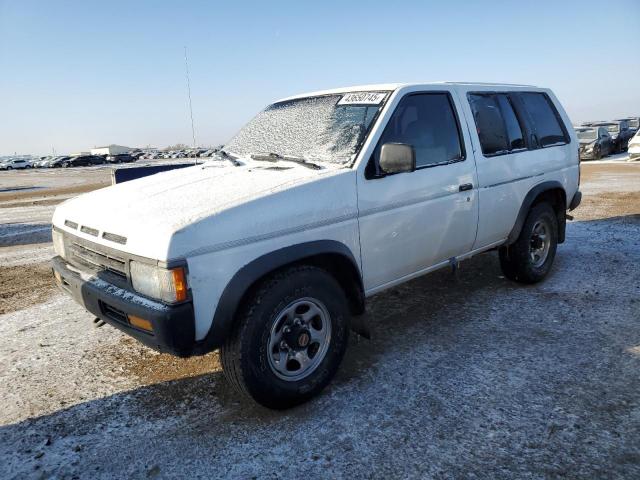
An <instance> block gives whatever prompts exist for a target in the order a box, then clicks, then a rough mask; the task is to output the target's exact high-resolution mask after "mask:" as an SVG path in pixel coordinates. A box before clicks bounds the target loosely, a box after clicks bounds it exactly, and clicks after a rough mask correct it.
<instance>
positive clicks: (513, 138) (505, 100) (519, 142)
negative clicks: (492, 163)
mask: <svg viewBox="0 0 640 480" xmlns="http://www.w3.org/2000/svg"><path fill="white" fill-rule="evenodd" d="M497 97H498V104H499V105H500V112H501V113H502V118H503V119H504V124H505V126H506V129H507V135H508V137H509V150H519V149H522V148H525V147H526V146H525V144H524V135H523V134H522V128H521V127H520V122H519V121H518V117H516V113H515V112H514V110H513V106H512V105H511V101H510V100H509V97H508V96H507V95H506V94H499V95H497Z"/></svg>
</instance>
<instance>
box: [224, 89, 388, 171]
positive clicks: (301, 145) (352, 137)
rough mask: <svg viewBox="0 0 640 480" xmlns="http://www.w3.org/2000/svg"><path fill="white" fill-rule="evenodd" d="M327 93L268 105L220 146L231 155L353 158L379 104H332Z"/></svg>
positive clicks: (335, 160)
mask: <svg viewBox="0 0 640 480" xmlns="http://www.w3.org/2000/svg"><path fill="white" fill-rule="evenodd" d="M340 98H341V95H327V96H322V97H309V98H303V99H297V100H291V101H285V102H280V103H275V104H273V105H270V106H269V107H267V108H266V109H265V110H263V111H262V112H260V113H259V114H258V115H257V116H256V117H255V118H254V119H253V120H251V121H250V122H249V123H248V124H247V125H246V126H245V127H244V128H243V129H242V130H240V132H238V134H237V135H236V136H235V137H234V138H233V139H232V140H231V141H230V142H229V143H228V144H227V145H225V150H226V151H228V152H229V153H231V154H233V155H238V156H248V155H253V154H264V153H276V154H279V155H283V156H291V157H300V158H304V159H308V160H317V161H323V162H333V163H345V162H348V161H349V160H350V159H351V158H352V155H354V154H356V153H357V151H358V149H359V148H360V145H361V144H362V142H363V141H364V137H365V135H366V133H367V131H368V129H369V127H370V125H371V122H372V121H373V119H374V118H375V115H376V113H377V112H378V109H380V108H381V105H337V103H338V101H339V100H340Z"/></svg>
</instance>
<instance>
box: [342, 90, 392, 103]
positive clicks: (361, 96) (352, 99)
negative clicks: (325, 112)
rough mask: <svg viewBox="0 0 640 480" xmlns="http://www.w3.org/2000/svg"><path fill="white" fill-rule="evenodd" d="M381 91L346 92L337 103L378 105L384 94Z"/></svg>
mask: <svg viewBox="0 0 640 480" xmlns="http://www.w3.org/2000/svg"><path fill="white" fill-rule="evenodd" d="M386 95H387V94H386V93H381V92H353V93H346V94H345V95H344V96H343V97H342V98H341V99H340V101H339V102H338V105H380V104H381V103H382V101H383V100H384V97H385V96H386Z"/></svg>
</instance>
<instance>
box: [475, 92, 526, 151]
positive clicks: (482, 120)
mask: <svg viewBox="0 0 640 480" xmlns="http://www.w3.org/2000/svg"><path fill="white" fill-rule="evenodd" d="M469 104H470V105H471V111H472V112H473V118H474V120H475V123H476V130H477V132H478V137H479V138H480V145H481V147H482V153H483V154H484V155H485V156H491V155H501V154H506V153H509V152H512V151H514V150H519V149H523V148H525V143H524V136H523V134H522V128H521V127H520V123H519V121H518V118H517V117H516V114H515V112H514V111H513V107H512V106H511V102H510V101H509V97H508V96H507V95H505V94H496V93H488V94H485V93H482V94H480V93H478V94H475V93H471V94H469Z"/></svg>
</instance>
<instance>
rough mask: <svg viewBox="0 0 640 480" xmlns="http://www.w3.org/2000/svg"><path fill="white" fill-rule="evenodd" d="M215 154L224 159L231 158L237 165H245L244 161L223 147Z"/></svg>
mask: <svg viewBox="0 0 640 480" xmlns="http://www.w3.org/2000/svg"><path fill="white" fill-rule="evenodd" d="M215 154H216V155H218V156H220V157H222V158H223V159H224V160H229V161H230V162H231V163H233V164H234V165H235V166H236V167H241V166H242V165H244V164H243V163H242V162H239V161H238V159H237V158H236V157H234V156H233V155H231V154H230V153H227V152H225V151H224V150H223V149H222V148H221V149H220V150H218V151H217V152H216V153H215Z"/></svg>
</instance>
